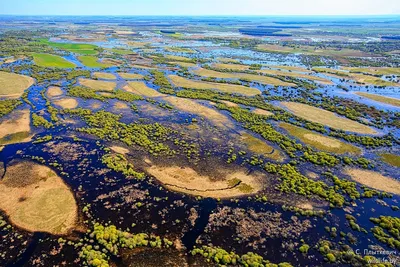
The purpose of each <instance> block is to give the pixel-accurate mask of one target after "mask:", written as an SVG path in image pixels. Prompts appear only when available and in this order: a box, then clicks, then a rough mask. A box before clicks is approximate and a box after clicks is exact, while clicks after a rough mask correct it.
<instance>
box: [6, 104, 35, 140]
mask: <svg viewBox="0 0 400 267" xmlns="http://www.w3.org/2000/svg"><path fill="white" fill-rule="evenodd" d="M30 122H31V117H30V111H29V110H16V111H13V112H12V113H11V114H10V118H9V119H8V120H5V121H3V122H2V123H0V144H2V145H5V144H13V143H22V142H29V141H30V140H31V138H32V135H31V134H30V131H31V127H30Z"/></svg>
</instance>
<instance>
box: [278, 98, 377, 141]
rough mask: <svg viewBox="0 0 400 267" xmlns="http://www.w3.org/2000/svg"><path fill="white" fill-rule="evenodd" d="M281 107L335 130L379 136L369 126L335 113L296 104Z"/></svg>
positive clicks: (283, 103)
mask: <svg viewBox="0 0 400 267" xmlns="http://www.w3.org/2000/svg"><path fill="white" fill-rule="evenodd" d="M281 105H282V106H284V107H286V108H287V109H289V111H291V112H292V113H293V114H295V115H296V116H299V117H301V118H303V119H305V120H308V121H312V122H317V123H320V124H323V125H326V126H328V127H332V128H334V129H339V130H343V131H349V132H355V133H361V134H377V132H376V131H375V130H374V129H372V128H371V127H369V126H366V125H364V124H361V123H359V122H356V121H353V120H350V119H347V118H344V117H339V116H337V115H336V114H335V113H333V112H330V111H327V110H324V109H321V108H316V107H313V106H309V105H306V104H302V103H296V102H281Z"/></svg>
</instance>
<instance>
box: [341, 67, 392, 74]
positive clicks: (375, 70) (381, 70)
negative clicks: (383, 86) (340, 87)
mask: <svg viewBox="0 0 400 267" xmlns="http://www.w3.org/2000/svg"><path fill="white" fill-rule="evenodd" d="M343 69H345V70H348V71H349V72H350V73H365V74H369V75H380V76H384V75H400V68H391V67H368V68H355V67H343Z"/></svg>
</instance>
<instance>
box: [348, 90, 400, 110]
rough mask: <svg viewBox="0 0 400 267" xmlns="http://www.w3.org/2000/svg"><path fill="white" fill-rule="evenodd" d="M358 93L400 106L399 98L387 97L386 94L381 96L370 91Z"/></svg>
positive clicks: (358, 93)
mask: <svg viewBox="0 0 400 267" xmlns="http://www.w3.org/2000/svg"><path fill="white" fill-rule="evenodd" d="M356 94H357V95H359V96H363V97H366V98H369V99H372V100H375V101H378V102H381V103H385V104H389V105H392V106H396V107H400V99H397V98H392V97H386V96H381V95H375V94H369V93H364V92H356Z"/></svg>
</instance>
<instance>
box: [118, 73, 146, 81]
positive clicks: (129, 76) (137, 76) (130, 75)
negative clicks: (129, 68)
mask: <svg viewBox="0 0 400 267" xmlns="http://www.w3.org/2000/svg"><path fill="white" fill-rule="evenodd" d="M118 75H119V76H121V78H122V79H126V80H139V79H143V78H144V76H143V75H142V74H136V73H125V72H118Z"/></svg>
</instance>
